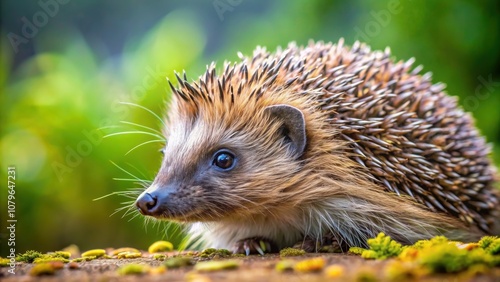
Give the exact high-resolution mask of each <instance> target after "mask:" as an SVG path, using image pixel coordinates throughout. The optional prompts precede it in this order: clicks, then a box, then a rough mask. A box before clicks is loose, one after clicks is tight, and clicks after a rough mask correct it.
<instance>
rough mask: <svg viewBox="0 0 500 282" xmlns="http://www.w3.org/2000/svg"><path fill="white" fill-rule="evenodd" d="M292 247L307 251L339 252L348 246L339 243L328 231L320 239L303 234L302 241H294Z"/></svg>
mask: <svg viewBox="0 0 500 282" xmlns="http://www.w3.org/2000/svg"><path fill="white" fill-rule="evenodd" d="M293 248H296V249H302V250H304V251H306V252H308V253H317V252H320V253H341V252H343V251H345V250H347V249H348V246H347V245H346V244H345V243H344V244H343V243H340V242H339V241H338V240H337V239H336V237H335V236H334V235H333V234H332V233H328V234H325V235H324V236H323V238H322V239H321V240H317V239H315V238H311V237H310V236H305V237H304V239H303V240H302V241H299V242H297V243H295V245H293Z"/></svg>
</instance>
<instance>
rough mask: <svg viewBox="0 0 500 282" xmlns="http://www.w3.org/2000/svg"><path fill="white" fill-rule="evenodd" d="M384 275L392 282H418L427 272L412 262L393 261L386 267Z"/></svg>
mask: <svg viewBox="0 0 500 282" xmlns="http://www.w3.org/2000/svg"><path fill="white" fill-rule="evenodd" d="M384 273H385V277H386V278H387V279H388V280H390V281H412V280H418V279H419V278H420V277H422V276H424V275H425V274H427V271H426V270H425V268H421V267H419V266H418V265H417V264H415V263H412V262H405V261H398V260H393V261H391V262H389V263H388V264H387V265H386V266H385V268H384Z"/></svg>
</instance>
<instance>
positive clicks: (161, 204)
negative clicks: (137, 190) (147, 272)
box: [135, 186, 171, 217]
mask: <svg viewBox="0 0 500 282" xmlns="http://www.w3.org/2000/svg"><path fill="white" fill-rule="evenodd" d="M170 194H171V193H170V192H169V191H168V190H167V189H162V190H160V189H154V187H153V186H152V187H149V188H148V189H147V190H146V191H144V192H142V194H141V195H139V197H138V198H137V200H136V201H135V206H136V207H137V209H138V210H139V212H140V213H142V214H143V215H149V216H154V217H158V216H160V215H162V214H163V213H164V212H165V207H166V206H168V201H169V196H170Z"/></svg>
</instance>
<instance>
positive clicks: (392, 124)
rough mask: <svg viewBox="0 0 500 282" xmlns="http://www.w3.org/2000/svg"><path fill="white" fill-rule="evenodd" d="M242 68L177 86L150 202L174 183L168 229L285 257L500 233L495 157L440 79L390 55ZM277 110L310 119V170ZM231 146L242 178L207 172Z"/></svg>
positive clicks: (293, 54)
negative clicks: (271, 249)
mask: <svg viewBox="0 0 500 282" xmlns="http://www.w3.org/2000/svg"><path fill="white" fill-rule="evenodd" d="M241 58H242V60H243V62H242V63H238V64H234V65H231V64H228V63H226V65H225V71H224V73H223V74H221V75H219V76H217V75H216V73H215V67H214V66H211V67H210V68H208V69H207V72H206V74H205V75H204V76H202V77H201V78H200V80H199V81H197V82H193V83H192V84H189V83H188V82H187V79H186V78H184V79H180V78H178V79H179V84H180V85H179V88H178V89H176V88H174V87H172V90H173V92H174V93H175V94H176V95H174V97H173V101H172V103H171V107H170V110H169V113H168V126H167V128H166V132H165V135H166V137H167V140H168V143H167V146H166V148H165V159H164V161H163V164H162V167H161V169H160V172H159V173H158V175H157V177H156V179H155V181H154V183H153V185H152V186H151V187H150V188H148V190H147V191H153V190H161V189H163V188H162V187H164V186H165V185H167V184H171V183H175V187H176V188H175V189H174V191H173V192H172V193H171V194H170V196H169V197H170V198H169V201H170V202H169V206H168V208H166V210H165V211H164V212H163V214H162V215H161V216H159V217H163V218H167V219H174V220H178V221H182V222H189V223H194V224H193V225H192V229H191V233H192V234H193V235H198V236H201V237H202V240H204V241H205V242H206V244H207V245H210V246H213V247H231V246H232V244H234V243H235V242H237V241H239V240H242V239H245V238H247V237H254V236H261V237H265V238H269V239H271V240H272V241H274V242H276V244H277V245H278V246H279V247H280V248H282V247H286V246H291V245H292V244H293V243H295V241H298V240H302V239H303V238H304V237H305V236H309V237H312V238H317V239H318V240H319V239H320V238H321V237H322V236H323V235H324V234H325V233H332V234H333V236H335V237H336V238H337V240H338V241H339V242H346V243H347V244H348V245H357V246H362V245H364V244H365V242H366V239H367V238H369V237H373V236H375V235H376V234H377V233H378V232H381V231H383V232H386V233H387V234H389V235H391V236H392V237H393V238H395V239H397V240H399V241H401V242H404V243H412V242H415V241H416V240H418V239H426V238H429V237H431V236H434V235H438V234H445V235H447V236H449V237H451V238H454V239H460V240H469V239H476V238H477V237H478V236H480V235H482V234H485V233H491V232H492V231H491V228H492V226H493V224H494V220H495V219H496V215H495V214H494V207H496V205H497V204H498V196H497V194H496V192H495V191H494V189H493V188H492V185H493V179H494V169H493V167H492V166H491V163H490V161H489V160H488V157H487V154H488V152H489V148H488V146H487V145H486V144H485V143H484V140H483V138H482V137H480V136H479V135H478V134H477V132H476V130H475V129H474V127H473V123H472V120H471V118H470V116H469V115H467V114H465V113H464V112H463V111H462V110H461V109H459V108H458V107H457V106H456V105H455V100H454V99H453V98H451V97H449V96H446V95H445V94H444V93H443V92H442V87H441V85H439V84H436V85H432V84H430V76H429V75H427V74H426V75H423V76H421V75H418V74H417V73H418V71H413V72H410V70H409V69H410V65H411V63H401V62H400V63H394V62H393V61H392V60H391V59H390V58H389V52H388V51H387V50H386V52H385V53H383V52H371V51H370V50H369V49H368V47H366V46H364V45H360V44H359V43H356V44H355V45H354V46H353V48H351V49H349V48H347V47H344V46H343V42H342V41H340V42H339V43H338V44H337V45H332V44H323V43H316V44H314V43H311V44H310V45H309V46H308V47H306V48H303V49H302V48H298V47H296V46H295V45H293V44H291V45H290V46H289V47H288V48H287V49H285V50H283V51H282V50H278V51H277V52H276V53H274V54H270V53H268V52H266V51H265V49H262V48H258V49H257V50H256V51H255V53H254V56H253V58H245V57H243V56H241ZM407 93H410V94H407ZM278 104H285V105H290V106H293V107H295V108H297V109H299V110H300V111H301V112H302V113H303V114H304V117H305V121H306V122H305V124H306V135H307V147H306V149H305V152H304V154H303V155H302V156H301V157H300V158H299V159H297V158H296V157H295V156H293V155H292V154H291V153H290V151H289V149H288V148H287V147H286V146H284V145H283V143H282V140H281V139H280V138H279V130H280V126H281V123H279V122H277V121H275V120H273V119H272V118H270V117H269V116H268V115H266V113H265V111H264V110H265V109H266V107H268V106H272V105H278ZM391 115H393V116H391ZM432 118H434V121H432V122H431V120H432ZM448 119H449V120H448ZM435 120H438V121H435ZM411 126H413V127H411ZM435 128H438V129H435ZM439 128H440V129H439ZM398 130H399V131H398ZM419 130H420V131H419ZM430 131H431V132H433V133H432V134H431V133H429V132H430ZM434 133H435V134H434ZM418 134H420V135H418ZM462 135H464V136H465V137H461V138H462V139H458V140H456V142H457V143H458V142H468V143H467V144H468V145H467V146H468V147H463V146H462V145H453V144H451V143H452V142H455V141H454V138H449V137H450V136H458V137H460V136H462ZM415 143H417V145H415ZM420 144H424V145H420ZM450 144H451V145H450ZM419 146H420V147H419ZM464 146H465V145H464ZM220 148H228V149H230V150H231V151H233V152H235V153H236V155H237V157H238V164H237V166H236V167H235V169H234V170H232V171H230V172H225V173H216V172H212V171H210V170H206V171H205V170H204V171H200V169H197V168H199V167H200V162H202V163H204V162H206V161H209V159H210V156H211V155H212V154H213V153H214V152H215V151H217V150H218V149H220ZM419 148H422V149H419ZM431 149H432V150H435V153H432V152H431V153H429V152H426V151H425V150H431ZM417 150H421V151H423V152H424V153H422V155H418V154H417V153H415V152H414V151H416V152H418V151H417ZM438 151H439V152H438ZM469 151H471V152H473V153H470V152H469ZM433 152H434V151H433ZM440 156H449V157H448V159H447V160H446V159H442V158H439V157H440ZM452 157H453V158H455V159H453V160H451V158H452ZM460 158H463V159H460ZM464 160H465V161H464ZM454 161H456V162H457V163H453V162H454ZM460 161H462V162H461V163H460V164H461V165H459V164H458V162H460ZM419 164H420V166H419ZM450 164H451V165H450ZM391 166H392V167H395V168H396V170H397V173H398V174H397V175H395V174H394V173H393V172H394V168H391ZM400 166H405V167H406V168H407V169H408V170H409V171H403V170H401V169H400V168H401V167H400ZM476 172H477V175H476V174H473V173H476ZM453 173H457V174H459V175H458V176H457V175H455V174H453ZM426 174H428V175H430V176H431V177H432V179H434V180H435V181H432V180H430V179H429V177H427V176H426ZM200 179H201V180H200ZM459 180H460V181H459ZM469 190H470V191H473V192H470V191H469ZM147 191H146V192H147ZM457 199H458V200H457ZM453 200H455V201H453ZM476 202H478V203H476ZM195 222H202V223H195Z"/></svg>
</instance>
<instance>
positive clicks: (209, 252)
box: [195, 248, 233, 259]
mask: <svg viewBox="0 0 500 282" xmlns="http://www.w3.org/2000/svg"><path fill="white" fill-rule="evenodd" d="M232 254H233V253H232V252H231V251H229V250H226V249H214V248H208V249H205V250H203V251H202V252H201V253H199V254H197V255H195V256H197V257H199V258H210V259H212V258H226V257H230V256H231V255H232Z"/></svg>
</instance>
